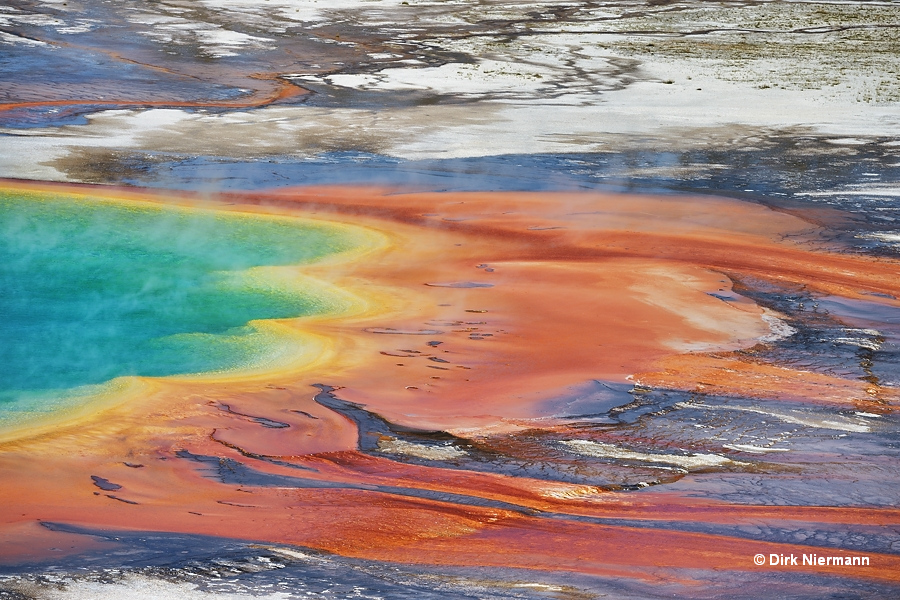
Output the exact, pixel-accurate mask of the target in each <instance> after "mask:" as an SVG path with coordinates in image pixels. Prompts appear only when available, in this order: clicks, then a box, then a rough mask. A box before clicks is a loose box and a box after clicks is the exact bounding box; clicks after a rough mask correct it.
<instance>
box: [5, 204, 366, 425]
mask: <svg viewBox="0 0 900 600" xmlns="http://www.w3.org/2000/svg"><path fill="white" fill-rule="evenodd" d="M359 244H360V237H359V235H358V234H357V235H354V234H353V233H352V232H351V231H349V230H348V229H346V228H339V227H332V226H329V225H324V224H319V223H316V222H310V221H302V220H297V219H290V218H285V217H276V216H272V217H269V216H256V215H249V216H248V215H240V214H235V213H228V212H224V211H205V210H196V209H185V208H179V207H172V206H165V205H155V204H150V203H124V202H123V203H118V202H116V203H114V202H110V201H103V200H98V199H90V198H80V197H74V198H73V197H65V196H59V195H48V194H36V193H21V192H8V191H0V423H2V421H3V420H4V417H5V416H6V417H11V416H12V415H14V414H21V413H22V411H26V412H27V411H37V412H41V410H42V408H41V406H40V403H41V401H42V400H41V399H42V398H43V399H45V401H46V402H51V401H50V398H57V400H58V398H59V397H60V396H61V395H62V396H65V395H66V394H65V391H66V390H71V389H72V388H79V387H80V386H91V385H96V384H102V383H104V382H107V381H109V380H112V379H114V378H116V377H120V376H125V375H141V376H166V375H177V374H188V373H200V372H209V371H222V370H234V369H244V368H249V367H254V366H258V365H260V364H263V363H265V361H266V360H267V353H270V352H272V344H271V339H270V338H271V334H267V333H265V332H262V331H260V330H258V329H257V328H255V327H253V326H249V325H248V322H249V321H252V320H258V319H277V318H289V317H298V316H304V315H312V314H319V313H325V312H329V311H333V310H340V308H341V306H339V305H340V304H341V300H340V298H339V297H336V296H334V295H333V294H329V293H326V292H324V291H323V289H324V288H322V287H320V286H318V287H317V286H303V285H298V284H297V283H296V280H291V278H290V277H280V278H279V277H275V278H273V277H270V276H267V271H266V270H260V269H255V267H264V266H279V265H298V264H303V263H308V262H310V261H314V260H316V259H318V258H321V257H324V256H327V255H329V254H333V253H337V252H342V251H347V250H350V249H352V248H354V247H356V246H358V245H359ZM81 389H82V390H84V389H89V388H81ZM75 394H76V395H77V390H76V392H75Z"/></svg>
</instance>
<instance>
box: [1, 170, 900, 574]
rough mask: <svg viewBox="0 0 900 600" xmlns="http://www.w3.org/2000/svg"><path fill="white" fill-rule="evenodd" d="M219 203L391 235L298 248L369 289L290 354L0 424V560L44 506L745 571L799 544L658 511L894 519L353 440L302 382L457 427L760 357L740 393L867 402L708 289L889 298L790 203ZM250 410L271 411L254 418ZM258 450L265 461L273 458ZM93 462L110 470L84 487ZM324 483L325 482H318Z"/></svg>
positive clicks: (512, 556)
mask: <svg viewBox="0 0 900 600" xmlns="http://www.w3.org/2000/svg"><path fill="white" fill-rule="evenodd" d="M22 187H28V188H29V189H50V190H53V191H65V190H71V191H74V192H79V193H94V194H96V193H115V194H116V196H117V197H123V196H128V197H131V198H134V199H143V200H152V201H160V202H177V203H191V202H197V200H196V199H191V198H189V197H180V198H166V199H160V198H154V197H152V196H150V195H149V194H141V193H138V192H127V193H126V192H121V193H120V192H117V191H115V190H113V191H112V192H103V191H101V190H98V189H97V188H88V187H77V188H76V187H72V188H66V187H63V186H49V187H43V188H42V187H41V186H34V185H32V186H24V185H23V186H22ZM224 201H225V202H227V203H232V204H233V203H237V204H238V205H237V206H227V207H223V209H227V210H237V211H266V212H278V213H285V214H301V215H305V216H311V217H313V218H322V219H330V220H335V221H342V222H347V223H353V224H357V225H362V226H365V227H370V228H373V229H376V230H379V231H381V232H383V233H384V234H385V235H386V236H387V237H388V238H389V240H390V245H389V247H387V248H385V249H382V250H378V251H376V252H375V253H374V254H371V255H369V256H366V257H364V259H362V260H359V261H357V262H354V263H341V264H337V263H330V264H328V265H320V266H312V267H310V268H309V269H308V273H309V274H310V275H312V276H315V277H319V278H322V279H325V280H328V281H330V282H331V283H334V284H335V285H338V286H340V287H342V288H345V289H347V290H350V291H352V292H353V293H355V294H356V295H357V296H359V297H360V298H363V299H364V300H365V301H366V302H367V308H366V309H365V310H363V311H361V312H358V313H355V314H352V315H347V316H344V317H341V318H336V319H332V320H309V321H307V322H305V323H304V324H303V328H304V329H305V330H307V331H308V332H310V333H311V334H314V335H319V336H322V338H324V339H327V340H330V344H331V345H330V347H329V350H328V352H327V355H325V356H323V357H322V358H321V360H319V361H317V362H315V363H314V364H313V365H311V366H310V367H308V368H306V369H300V370H294V371H291V372H273V373H269V374H267V375H266V376H265V377H259V378H255V379H248V380H241V381H214V380H195V381H189V380H185V379H181V380H176V379H170V380H156V381H146V382H144V385H145V391H144V392H143V393H142V394H141V395H140V396H139V397H136V398H133V399H131V400H129V401H128V402H127V403H124V404H120V405H117V406H112V407H109V408H107V409H105V410H103V411H102V412H99V413H97V414H94V415H90V416H88V417H85V418H82V419H79V420H76V421H70V422H66V423H61V424H57V425H56V426H54V427H53V428H49V429H48V428H45V429H42V430H36V431H35V432H34V433H33V435H31V436H30V437H23V438H20V439H18V440H14V441H11V442H7V443H5V444H3V445H2V446H0V449H2V453H0V505H2V506H3V507H4V510H3V512H2V515H0V532H2V533H3V534H4V535H5V536H6V537H4V538H0V539H9V540H13V542H11V543H6V544H3V543H0V559H2V560H3V561H4V562H15V561H16V560H17V559H19V558H21V557H22V556H24V554H25V551H24V550H23V549H22V548H21V542H20V540H21V539H22V536H21V535H19V534H15V535H13V533H15V532H21V531H23V530H25V529H27V527H28V526H29V525H28V524H29V523H32V524H33V523H34V522H36V521H60V522H68V523H75V524H81V525H85V526H90V527H100V528H103V527H106V528H128V529H136V530H156V531H177V532H188V533H197V534H207V535H219V536H228V537H237V538H243V539H248V540H255V541H268V542H278V543H288V544H301V545H305V546H310V547H315V548H320V549H324V550H329V551H333V552H338V553H341V554H345V555H348V556H358V557H365V558H372V559H379V560H389V561H402V562H410V563H423V564H453V565H471V564H478V565H497V566H516V567H525V568H534V569H543V570H567V571H577V572H584V573H596V574H605V575H627V576H629V577H636V578H653V579H655V580H659V579H663V580H672V581H675V580H682V581H683V580H685V579H686V578H688V577H689V576H688V575H685V574H684V572H681V571H679V569H682V568H685V569H694V568H710V569H719V570H723V569H724V570H728V569H730V570H739V571H751V570H755V569H757V568H758V567H755V566H754V565H753V563H752V557H753V555H754V554H756V553H763V554H766V555H768V554H769V553H782V554H790V553H794V554H799V553H803V552H816V551H818V550H817V549H815V548H811V547H807V546H801V545H787V544H772V543H762V542H753V541H748V540H745V539H740V538H736V537H729V536H724V535H718V536H717V535H706V534H698V533H688V532H684V531H678V529H679V527H680V524H682V523H690V522H706V523H721V524H729V525H734V524H738V523H760V522H764V523H768V524H772V525H778V524H780V523H781V524H783V523H793V524H796V523H806V524H814V523H830V524H838V525H840V526H841V527H842V528H845V529H854V528H856V527H862V526H871V525H885V526H897V525H898V524H900V512H898V511H897V510H894V509H881V508H866V507H858V508H827V507H824V508H823V507H815V506H808V507H773V506H752V505H733V504H728V503H716V502H706V501H703V500H698V499H697V498H687V497H680V496H678V495H677V494H674V493H664V492H662V493H661V492H655V493H643V494H640V495H635V494H612V493H602V492H601V491H600V490H598V489H596V488H592V487H590V486H579V485H571V484H564V483H559V482H552V481H542V480H536V479H528V478H522V477H509V476H503V475H493V474H486V473H474V472H468V471H460V470H453V469H443V468H439V467H417V466H411V465H405V464H401V463H398V462H394V461H392V460H389V459H388V458H381V457H379V458H373V457H371V456H366V455H363V454H360V453H358V452H357V451H356V446H357V436H358V432H357V431H356V427H355V425H354V424H353V423H352V422H351V421H349V420H348V419H346V418H345V417H343V416H340V415H338V414H336V413H334V412H332V411H330V410H328V409H327V408H325V407H323V406H321V405H320V404H318V403H316V402H315V401H314V400H313V392H312V391H311V387H310V386H311V384H314V383H327V384H329V385H336V386H340V389H339V393H340V396H341V398H343V399H347V400H351V401H354V402H358V403H362V404H365V405H366V406H367V408H368V409H369V410H371V411H373V412H376V413H378V414H381V415H383V416H385V417H386V418H388V419H390V420H392V421H394V422H396V423H399V424H405V425H410V426H415V427H419V428H423V429H438V430H446V431H457V432H465V433H466V434H467V435H470V436H478V435H489V434H491V433H497V432H505V431H511V430H516V429H521V428H536V427H547V428H551V427H553V426H554V423H553V422H552V419H551V420H544V421H542V420H540V419H542V418H545V417H547V414H548V413H547V410H548V409H547V408H546V407H547V401H548V399H551V398H553V397H554V395H558V394H560V393H561V392H562V391H563V390H565V389H567V388H568V387H569V386H572V385H575V384H579V383H582V382H585V381H589V380H593V379H604V380H607V381H619V382H623V381H625V380H626V378H627V377H629V376H636V377H638V378H640V379H641V380H642V381H646V382H651V383H653V384H654V385H667V386H670V387H674V388H680V389H695V388H697V386H699V385H703V386H711V387H712V388H713V389H715V391H716V392H717V393H729V392H730V393H734V394H737V395H745V393H746V391H747V389H748V388H749V387H750V384H749V383H747V382H748V381H750V380H752V379H754V378H755V379H756V380H763V381H767V382H768V383H767V384H766V385H764V386H760V387H758V388H757V390H756V393H755V394H754V395H755V396H757V397H761V398H764V399H765V400H767V401H771V402H777V401H778V400H779V398H791V399H796V398H797V397H798V396H806V395H808V396H809V397H810V398H812V399H813V400H817V401H823V402H825V401H827V402H829V403H832V404H835V403H836V404H839V405H840V404H845V405H846V406H848V407H854V406H858V405H859V403H860V402H869V403H870V404H871V403H873V402H875V403H877V404H878V408H879V410H880V411H881V412H886V411H889V410H892V406H891V402H892V400H891V399H890V398H887V399H885V397H876V396H877V394H876V395H873V394H871V393H868V391H867V390H868V389H869V388H864V387H861V385H860V384H859V383H858V382H855V381H845V380H840V379H837V378H822V377H811V376H809V375H806V374H802V373H799V372H796V371H791V370H789V369H785V368H782V367H780V366H778V365H769V364H765V363H762V362H749V361H744V362H741V363H740V364H737V359H736V358H735V357H734V356H731V355H729V354H727V353H728V352H729V351H731V350H736V349H738V348H741V347H747V346H752V345H753V344H755V343H757V340H758V338H760V337H762V336H765V335H767V334H769V333H770V331H769V328H768V326H767V325H766V324H765V322H764V321H763V320H762V319H761V315H762V310H761V309H760V308H759V307H758V306H756V305H755V304H754V303H752V302H750V301H749V300H746V299H743V300H742V299H740V298H736V299H735V300H734V301H733V302H729V303H726V302H723V301H721V300H718V299H716V298H714V297H712V296H710V295H709V294H708V292H728V291H730V290H731V280H730V278H729V277H728V274H733V275H734V274H740V275H753V276H755V277H759V278H764V279H768V280H774V281H781V282H790V283H792V284H803V285H806V286H807V287H808V289H811V290H813V291H816V292H821V293H827V294H832V295H842V296H845V297H850V298H857V297H860V294H861V293H863V292H879V293H883V294H896V293H898V289H897V277H896V274H897V269H898V265H897V263H895V262H892V261H887V260H880V261H876V260H871V259H866V258H863V257H854V256H845V255H839V254H833V253H827V252H824V251H814V250H811V247H812V246H811V244H810V243H804V244H803V245H801V244H800V243H798V241H791V242H788V241H785V240H786V239H787V238H786V236H788V235H790V236H792V237H791V238H790V239H792V240H804V241H805V242H809V241H810V240H812V239H814V238H812V237H811V235H812V233H813V232H812V231H811V227H810V225H809V224H808V223H806V222H804V221H802V220H800V219H798V218H796V217H794V216H790V215H786V214H780V213H775V212H772V211H770V210H768V209H765V208H762V207H758V206H754V205H749V204H743V203H739V202H735V201H729V200H717V199H708V198H671V197H667V198H656V197H649V196H629V197H624V196H612V195H587V194H512V193H504V194H486V193H472V194H412V193H399V192H397V191H384V190H365V189H352V188H320V189H310V188H307V189H296V190H283V191H279V192H277V193H274V192H273V193H267V194H256V195H232V196H228V197H226V198H224ZM804 236H805V237H804ZM488 269H491V271H488ZM471 283H476V284H491V286H492V287H471V286H470V284H471ZM451 284H452V285H451ZM463 285H466V286H468V287H465V286H463ZM461 286H463V287H461ZM867 298H868V300H869V301H872V297H871V296H868V297H867ZM883 302H884V303H885V304H891V305H894V306H896V305H897V303H896V302H895V301H892V300H883ZM423 332H427V333H424V334H422V335H413V334H420V333H423ZM488 334H489V335H488ZM427 341H440V342H442V343H441V344H440V345H438V346H433V345H432V346H428V345H427V344H426V342H427ZM430 358H439V359H441V360H440V361H434V360H430ZM442 361H446V362H442ZM723 361H724V362H723ZM728 361H731V362H728ZM726 367H727V368H726ZM797 381H800V382H805V383H803V385H806V386H807V387H806V388H802V390H804V391H802V393H801V392H798V391H797V388H796V387H795V386H793V385H792V386H787V382H791V383H792V384H793V383H795V382H797ZM788 387H790V389H786V388H788ZM826 388H827V389H828V390H829V391H828V393H825V392H822V391H821V390H824V389H826ZM806 390H809V393H807V391H806ZM816 390H819V391H816ZM820 392H821V393H820ZM817 394H818V395H817ZM873 398H874V399H873ZM223 406H226V407H227V409H223ZM867 410H869V409H868V408H867ZM248 415H251V416H252V417H262V418H265V419H271V420H273V421H278V422H281V423H284V424H287V425H289V427H287V428H275V429H271V428H264V427H261V426H260V425H259V422H257V421H254V419H253V418H251V417H248ZM536 419H538V420H536ZM179 451H188V452H190V453H193V454H194V455H204V456H218V457H222V458H223V459H229V460H235V461H239V462H242V463H244V464H245V465H248V466H250V467H252V468H253V469H255V470H256V471H259V472H263V473H269V474H271V475H277V476H282V477H290V478H300V479H303V481H304V483H303V485H304V486H306V487H305V488H303V489H294V488H292V487H290V486H287V487H285V486H282V487H263V486H260V485H251V484H249V483H248V484H246V485H240V484H223V483H220V482H219V481H218V480H217V479H216V478H215V472H214V471H215V469H214V468H213V467H211V466H209V465H206V464H200V463H198V462H196V461H194V460H190V459H188V458H184V456H186V455H184V454H181V455H180V456H181V457H179V454H178V453H179ZM273 457H276V458H277V459H278V461H279V462H280V464H274V463H273V462H271V461H270V460H267V459H271V458H273ZM126 463H128V464H126ZM135 465H142V466H135ZM292 465H293V467H303V469H300V470H298V469H296V468H293V467H292ZM92 475H96V476H98V477H102V478H104V479H107V480H109V481H111V482H114V483H116V484H117V485H120V486H121V488H120V489H119V490H117V491H112V492H110V491H104V490H101V489H99V488H98V487H97V486H96V485H94V484H93V483H92V480H91V476H92ZM325 483H327V485H328V486H331V487H328V488H322V487H320V486H321V485H325ZM298 485H299V484H298ZM310 486H312V487H310ZM317 486H319V487H317ZM378 486H389V487H390V488H391V489H394V490H396V489H397V488H403V489H406V490H412V492H411V493H410V494H405V493H397V492H396V491H395V492H390V491H389V490H387V488H379V487H378ZM422 491H437V492H451V493H456V494H464V495H469V496H472V497H475V498H479V499H487V500H492V501H496V502H504V503H507V504H504V505H497V506H501V507H502V508H483V507H478V506H469V505H465V504H455V503H450V502H441V501H436V500H433V499H428V498H423V497H415V495H416V493H420V492H422ZM509 505H513V506H512V507H510V506H509ZM515 507H520V508H519V509H516V508H515ZM533 510H538V511H542V512H541V513H538V514H533V513H532V512H530V511H533ZM544 513H556V518H553V519H550V518H547V515H546V514H544ZM576 516H577V517H582V518H583V517H597V518H603V519H617V518H624V519H628V520H644V521H654V522H660V521H661V522H664V523H665V524H666V528H660V529H653V528H637V527H630V526H629V527H626V526H616V525H609V524H601V523H598V522H576V521H575V520H574V518H575V517H576ZM11 532H12V533H11ZM17 536H18V537H17ZM48 543H50V542H48V541H47V540H46V539H43V538H40V539H36V540H35V542H34V544H33V546H34V547H32V548H30V549H29V552H31V553H32V554H36V553H37V554H39V553H40V552H41V551H44V550H46V548H47V546H46V544H48ZM819 553H820V554H821V553H822V552H819ZM829 554H831V555H835V556H843V555H846V554H847V553H846V552H843V551H840V550H835V551H830V550H829ZM870 556H871V557H872V568H869V569H859V570H854V571H853V572H852V573H849V574H848V573H845V575H847V576H852V577H860V578H868V579H874V580H881V581H888V582H896V581H897V580H898V579H900V558H898V557H897V556H892V555H877V554H871V555H870ZM810 571H811V572H822V573H825V572H826V570H823V569H818V568H817V567H816V568H812V567H811V568H810ZM827 572H829V573H832V574H833V571H827Z"/></svg>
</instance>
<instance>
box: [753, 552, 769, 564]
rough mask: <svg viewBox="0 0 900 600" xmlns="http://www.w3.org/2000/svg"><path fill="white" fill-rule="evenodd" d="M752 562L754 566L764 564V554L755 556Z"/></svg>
mask: <svg viewBox="0 0 900 600" xmlns="http://www.w3.org/2000/svg"><path fill="white" fill-rule="evenodd" d="M753 562H754V563H756V564H758V565H761V564H763V563H765V562H766V555H765V554H757V555H756V556H754V557H753Z"/></svg>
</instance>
